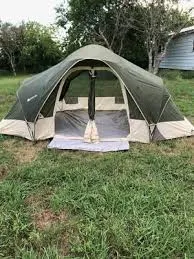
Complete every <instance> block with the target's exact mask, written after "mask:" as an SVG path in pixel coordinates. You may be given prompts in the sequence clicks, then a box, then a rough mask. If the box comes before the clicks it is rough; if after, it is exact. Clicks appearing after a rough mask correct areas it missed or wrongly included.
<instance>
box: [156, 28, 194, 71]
mask: <svg viewBox="0 0 194 259" xmlns="http://www.w3.org/2000/svg"><path fill="white" fill-rule="evenodd" d="M160 68H167V69H179V70H194V26H191V27H187V28H184V29H182V30H181V31H180V33H179V34H178V35H177V36H176V37H175V38H174V39H172V41H171V42H170V44H169V46H168V48H167V52H166V55H165V57H164V58H163V60H162V62H161V64H160Z"/></svg>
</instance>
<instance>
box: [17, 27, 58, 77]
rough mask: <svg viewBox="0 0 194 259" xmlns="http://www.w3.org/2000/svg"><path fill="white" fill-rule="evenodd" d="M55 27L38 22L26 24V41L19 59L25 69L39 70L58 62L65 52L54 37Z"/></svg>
mask: <svg viewBox="0 0 194 259" xmlns="http://www.w3.org/2000/svg"><path fill="white" fill-rule="evenodd" d="M54 34H55V28H53V27H47V26H43V25H41V24H39V23H37V22H28V23H26V24H25V26H24V42H23V47H22V50H21V55H20V59H19V66H20V68H21V69H22V70H23V71H28V72H39V71H42V70H44V69H47V68H49V67H50V66H53V65H55V64H56V63H58V62H59V61H60V60H61V58H62V56H63V54H62V50H61V47H60V44H59V42H57V41H56V40H55V39H54Z"/></svg>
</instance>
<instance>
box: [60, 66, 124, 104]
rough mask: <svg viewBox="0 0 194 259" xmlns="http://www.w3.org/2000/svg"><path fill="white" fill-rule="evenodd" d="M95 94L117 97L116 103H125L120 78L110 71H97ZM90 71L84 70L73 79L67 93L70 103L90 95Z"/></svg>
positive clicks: (67, 99) (97, 95)
mask: <svg viewBox="0 0 194 259" xmlns="http://www.w3.org/2000/svg"><path fill="white" fill-rule="evenodd" d="M95 74H96V81H95V96H96V97H115V103H116V104H123V103H124V99H123V94H122V90H121V86H120V82H119V80H118V79H117V78H116V77H115V76H114V74H113V73H111V72H109V71H95ZM89 84H90V78H89V72H88V71H83V72H82V73H81V74H79V75H78V76H77V77H76V78H74V79H73V80H71V82H70V85H69V89H68V91H67V93H66V95H65V101H66V103H68V104H76V103H78V97H88V91H89Z"/></svg>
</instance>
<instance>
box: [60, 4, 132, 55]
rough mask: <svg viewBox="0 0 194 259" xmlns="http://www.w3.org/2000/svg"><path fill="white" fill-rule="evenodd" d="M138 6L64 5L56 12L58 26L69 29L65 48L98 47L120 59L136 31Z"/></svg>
mask: <svg viewBox="0 0 194 259" xmlns="http://www.w3.org/2000/svg"><path fill="white" fill-rule="evenodd" d="M135 3H136V0H130V1H129V0H109V1H107V0H98V1H91V0H83V1H77V0H69V1H68V2H67V1H64V2H63V3H62V4H61V6H60V7H59V8H57V9H56V11H57V23H58V25H60V26H61V27H63V28H65V29H67V28H68V29H67V34H68V37H67V39H66V46H67V45H70V48H71V49H72V46H76V47H78V46H82V45H85V44H88V43H98V44H101V45H104V46H106V47H107V48H109V49H111V50H113V51H114V52H116V53H118V54H119V55H120V54H121V53H122V51H123V48H124V42H125V40H126V36H127V34H128V32H129V30H130V29H132V28H133V27H134V20H135V18H134V15H135V13H136V12H135ZM67 4H68V8H66V6H67ZM73 48H74V47H73Z"/></svg>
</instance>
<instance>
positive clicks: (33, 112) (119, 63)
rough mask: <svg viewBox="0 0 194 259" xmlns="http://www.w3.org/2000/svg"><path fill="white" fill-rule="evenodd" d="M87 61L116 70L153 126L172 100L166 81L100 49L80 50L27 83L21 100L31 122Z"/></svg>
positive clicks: (105, 49) (25, 81)
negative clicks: (61, 83)
mask: <svg viewBox="0 0 194 259" xmlns="http://www.w3.org/2000/svg"><path fill="white" fill-rule="evenodd" d="M84 60H85V61H86V60H98V61H102V62H104V63H105V64H106V65H107V66H109V67H110V68H111V69H113V71H114V72H115V73H116V74H117V75H118V76H119V77H120V79H121V80H122V81H123V83H124V85H125V86H126V88H127V89H128V91H129V92H130V94H131V96H132V97H133V99H134V100H135V102H136V104H137V105H138V107H140V109H141V111H143V113H144V117H145V118H146V119H147V120H149V121H151V122H152V121H154V122H155V121H157V118H158V116H159V113H160V112H161V109H162V105H163V104H164V103H165V101H166V100H167V99H168V98H169V93H168V91H167V90H166V88H165V87H164V85H163V81H162V79H161V78H159V77H157V76H155V75H153V74H151V73H149V72H147V71H145V70H144V69H142V68H140V67H138V66H136V65H134V64H132V63H131V62H129V61H127V60H125V59H124V58H122V57H120V56H118V55H116V54H115V53H113V52H112V51H111V50H109V49H107V48H105V47H102V46H99V45H88V46H85V47H83V48H80V49H78V50H76V51H75V52H73V53H72V54H71V55H69V56H68V57H67V58H66V59H65V60H63V61H62V62H60V63H59V64H57V65H55V66H53V67H51V68H49V69H48V70H46V71H44V72H42V73H40V74H37V75H35V76H32V77H31V78H29V79H26V80H24V81H23V83H22V84H21V87H20V88H19V90H18V92H17V96H18V99H19V101H20V103H21V105H22V108H23V112H24V116H25V119H26V120H27V121H32V122H33V121H34V120H35V119H36V118H37V115H38V114H39V111H40V109H41V107H42V106H43V104H44V103H45V101H46V100H47V98H48V96H49V95H50V93H51V92H52V91H53V89H54V88H55V86H56V85H57V83H58V82H59V81H60V80H61V78H62V77H63V76H64V75H65V73H66V72H67V71H68V70H69V69H70V68H72V67H73V66H75V65H76V64H77V63H78V62H80V61H84Z"/></svg>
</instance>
